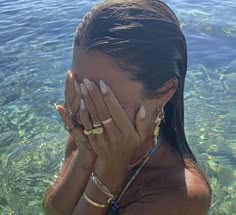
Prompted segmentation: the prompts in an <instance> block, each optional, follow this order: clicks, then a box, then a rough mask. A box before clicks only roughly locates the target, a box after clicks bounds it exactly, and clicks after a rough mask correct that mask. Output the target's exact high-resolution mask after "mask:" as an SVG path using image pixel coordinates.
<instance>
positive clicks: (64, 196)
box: [43, 138, 95, 215]
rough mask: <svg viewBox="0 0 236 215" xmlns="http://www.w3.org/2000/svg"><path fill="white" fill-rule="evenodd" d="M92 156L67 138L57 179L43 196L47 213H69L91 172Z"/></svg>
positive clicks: (49, 214) (62, 214) (50, 214)
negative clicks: (63, 158) (63, 159)
mask: <svg viewBox="0 0 236 215" xmlns="http://www.w3.org/2000/svg"><path fill="white" fill-rule="evenodd" d="M94 162H95V161H94V157H92V155H91V152H90V151H88V150H86V149H83V147H81V148H80V150H78V149H77V145H76V144H75V143H74V141H73V140H72V138H69V139H68V143H67V148H66V158H65V162H64V165H63V167H62V168H61V171H60V175H59V179H58V180H57V181H56V182H55V183H54V184H53V185H52V186H51V187H50V188H49V189H48V191H47V192H46V193H45V196H44V205H43V207H44V210H45V214H47V215H54V214H55V215H69V214H71V213H72V211H73V209H74V207H75V205H76V203H77V202H78V200H79V199H80V197H81V195H82V193H83V191H84V189H85V187H86V185H87V183H88V180H89V177H90V174H91V171H92V168H93V165H94Z"/></svg>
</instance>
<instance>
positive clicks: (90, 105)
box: [80, 83, 101, 124]
mask: <svg viewBox="0 0 236 215" xmlns="http://www.w3.org/2000/svg"><path fill="white" fill-rule="evenodd" d="M80 89H81V92H82V95H83V98H84V102H85V105H86V109H87V111H88V114H89V116H90V117H91V119H92V123H93V124H100V123H101V120H100V118H99V116H98V113H97V111H96V108H95V105H94V103H93V100H92V99H91V97H90V95H89V94H88V90H87V88H86V86H85V84H83V83H81V84H80ZM81 101H82V100H81Z"/></svg>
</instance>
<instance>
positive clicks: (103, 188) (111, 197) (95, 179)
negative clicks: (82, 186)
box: [90, 172, 115, 204]
mask: <svg viewBox="0 0 236 215" xmlns="http://www.w3.org/2000/svg"><path fill="white" fill-rule="evenodd" d="M90 179H91V180H92V181H93V183H94V184H95V185H96V186H97V187H98V188H99V189H100V190H101V191H102V192H103V193H104V194H106V195H107V196H108V197H109V198H108V199H107V203H108V204H110V202H111V200H114V199H115V196H114V195H113V194H112V193H111V192H110V190H109V189H108V188H107V187H106V185H105V184H103V183H102V182H101V181H100V179H99V178H98V177H97V175H96V173H95V172H92V174H91V176H90Z"/></svg>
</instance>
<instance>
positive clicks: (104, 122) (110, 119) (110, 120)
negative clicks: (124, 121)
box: [102, 118, 113, 125]
mask: <svg viewBox="0 0 236 215" xmlns="http://www.w3.org/2000/svg"><path fill="white" fill-rule="evenodd" d="M112 120H113V119H112V118H109V119H106V120H103V121H102V124H103V125H104V124H107V123H110V122H112Z"/></svg>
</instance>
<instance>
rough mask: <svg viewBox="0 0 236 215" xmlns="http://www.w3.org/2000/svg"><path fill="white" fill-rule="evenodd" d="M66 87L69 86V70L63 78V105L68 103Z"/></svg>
mask: <svg viewBox="0 0 236 215" xmlns="http://www.w3.org/2000/svg"><path fill="white" fill-rule="evenodd" d="M68 87H69V70H68V71H67V72H66V80H65V90H64V97H65V107H67V106H68V105H69V101H68V99H69V97H68Z"/></svg>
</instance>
